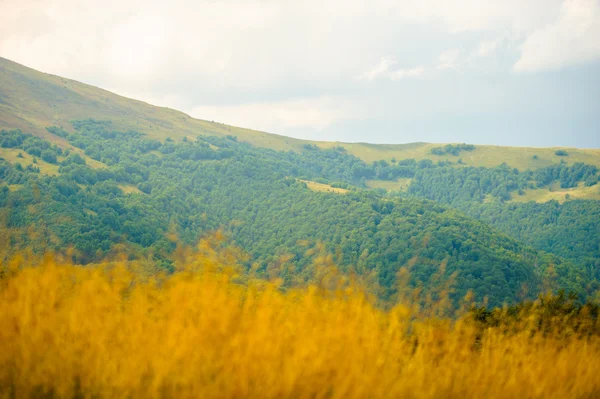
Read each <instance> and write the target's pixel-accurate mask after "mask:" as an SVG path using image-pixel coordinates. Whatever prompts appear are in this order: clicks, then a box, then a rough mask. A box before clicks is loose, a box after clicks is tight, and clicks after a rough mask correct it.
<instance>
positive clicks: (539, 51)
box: [0, 0, 600, 148]
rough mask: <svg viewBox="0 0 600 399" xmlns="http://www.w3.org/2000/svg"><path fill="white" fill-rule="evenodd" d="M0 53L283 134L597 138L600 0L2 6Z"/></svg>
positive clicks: (107, 0)
mask: <svg viewBox="0 0 600 399" xmlns="http://www.w3.org/2000/svg"><path fill="white" fill-rule="evenodd" d="M0 56H3V57H6V58H9V59H12V60H14V61H17V62H20V63H23V64H25V65H27V66H30V67H32V68H35V69H39V70H42V71H44V72H49V73H53V74H57V75H62V76H65V77H68V78H72V79H76V80H79V81H82V82H85V83H89V84H93V85H96V86H100V87H102V88H105V89H108V90H111V91H114V92H116V93H119V94H122V95H125V96H128V97H133V98H136V99H141V100H144V101H147V102H150V103H152V104H156V105H162V106H168V107H171V108H176V109H179V110H182V111H184V112H186V113H189V114H190V115H192V116H194V117H197V118H201V119H208V120H214V121H219V122H224V123H228V124H233V125H238V126H243V127H249V128H254V129H258V130H264V131H268V132H272V133H278V134H284V135H288V136H294V137H301V138H309V139H321V140H340V141H368V142H376V143H405V142H413V141H429V142H469V143H478V144H501V145H532V146H559V145H562V146H578V147H595V148H598V147H600V0H565V1H561V0H494V1H482V0H479V1H478V0H451V1H450V0H429V1H427V0H395V1H393V0H289V1H288V0H196V1H178V0H168V1H167V0H160V1H156V0H140V1H137V0H133V1H128V0H103V1H101V2H98V1H84V0H0ZM0 84H1V82H0Z"/></svg>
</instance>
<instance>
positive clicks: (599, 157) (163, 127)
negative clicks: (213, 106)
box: [0, 58, 600, 169]
mask: <svg viewBox="0 0 600 399" xmlns="http://www.w3.org/2000/svg"><path fill="white" fill-rule="evenodd" d="M0 82H2V84H1V85H0V129H2V128H4V129H14V128H19V129H21V130H23V131H25V132H31V133H34V134H36V135H39V136H42V137H45V138H48V139H50V140H51V141H53V142H55V143H57V144H59V145H61V146H64V147H68V143H66V141H64V140H62V139H61V138H59V137H56V136H53V135H51V134H49V133H48V132H46V130H45V127H47V126H53V125H56V126H63V127H64V128H65V129H67V130H70V127H71V125H70V121H71V120H81V119H87V118H93V119H98V120H111V121H112V122H113V126H114V127H115V128H116V129H119V130H129V129H131V130H136V131H140V132H144V133H145V134H147V135H149V136H150V137H152V138H156V139H165V138H167V137H171V138H173V139H182V138H183V137H186V136H187V137H190V136H192V137H195V136H197V135H199V134H209V135H216V136H227V135H233V136H237V137H238V139H239V140H240V141H244V142H247V143H250V144H252V145H255V146H259V147H266V148H272V149H276V150H302V149H303V148H304V145H306V144H314V145H317V146H319V147H321V148H332V147H343V148H345V149H346V150H347V151H348V152H349V153H350V154H353V155H355V156H357V157H359V158H361V159H363V160H364V161H366V162H372V161H375V160H381V159H384V160H387V161H389V162H392V161H393V159H406V158H414V159H417V160H421V159H431V160H434V161H437V160H449V161H451V162H454V163H456V162H457V161H458V159H459V158H460V159H462V162H463V163H464V164H465V165H472V166H485V167H493V166H497V165H499V164H501V163H503V162H506V163H507V164H508V165H510V166H511V167H515V168H519V169H527V168H538V167H544V166H548V165H550V164H553V163H557V162H560V160H564V161H565V162H567V163H569V164H571V163H575V162H584V163H587V164H593V165H597V166H600V150H598V149H567V152H568V153H569V155H568V156H566V157H559V156H557V155H556V154H555V151H556V148H543V149H542V148H524V147H499V146H476V148H475V150H473V151H469V152H463V153H461V154H459V155H458V156H454V155H449V154H445V155H442V156H438V155H433V154H431V150H432V149H434V148H436V147H439V146H440V144H429V143H410V144H394V145H391V144H390V145H379V144H366V143H339V142H314V141H306V140H299V139H294V138H290V137H285V136H279V135H276V134H270V133H265V132H259V131H256V130H251V129H244V128H240V127H234V126H228V125H224V124H221V123H215V122H209V121H205V120H200V119H195V118H192V117H190V116H189V115H186V114H184V113H182V112H179V111H176V110H173V109H169V108H163V107H155V106H153V105H150V104H147V103H145V102H142V101H137V100H132V99H129V98H125V97H122V96H119V95H116V94H114V93H111V92H108V91H106V90H103V89H100V88H97V87H93V86H90V85H86V84H83V83H80V82H76V81H74V80H70V79H66V78H62V77H59V76H54V75H49V74H45V73H42V72H38V71H36V70H33V69H30V68H27V67H25V66H23V65H20V64H17V63H15V62H12V61H9V60H7V59H4V58H0ZM206 117H207V118H210V115H206ZM534 155H535V156H536V159H534Z"/></svg>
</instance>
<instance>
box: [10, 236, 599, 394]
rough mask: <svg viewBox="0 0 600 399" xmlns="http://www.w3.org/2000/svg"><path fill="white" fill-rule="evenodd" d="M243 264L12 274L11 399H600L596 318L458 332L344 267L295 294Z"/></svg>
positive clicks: (504, 322) (66, 268)
mask: <svg viewBox="0 0 600 399" xmlns="http://www.w3.org/2000/svg"><path fill="white" fill-rule="evenodd" d="M237 256H238V254H237V253H236V252H235V251H234V250H231V249H227V248H225V249H219V248H218V245H215V244H213V243H211V242H210V241H202V242H201V243H200V244H199V246H198V248H196V249H195V250H189V249H188V250H182V249H179V250H178V251H177V257H178V261H177V262H176V266H177V267H176V268H177V271H176V272H175V273H173V274H171V275H165V274H160V273H156V270H154V269H153V268H152V267H153V266H152V264H151V262H148V261H144V260H141V261H127V260H124V259H117V258H115V259H113V260H111V261H107V262H104V263H101V264H96V265H93V266H88V267H80V266H74V265H72V264H70V263H69V261H68V257H60V256H46V257H45V258H42V259H39V258H36V257H31V256H19V257H16V258H13V259H12V260H11V261H5V262H4V263H3V264H2V268H1V277H0V325H1V326H2V328H0V397H1V398H14V397H18V398H38V397H45V398H75V397H77V398H104V397H120V398H170V397H179V398H188V397H201V398H396V397H397V398H516V397H518V398H597V397H599V396H600V379H599V378H598V375H597V370H598V369H599V368H600V335H599V331H600V329H599V326H598V323H597V314H592V313H593V312H590V309H592V310H593V309H595V310H596V311H597V308H586V307H583V308H579V311H578V313H577V314H576V315H575V316H574V313H573V312H567V313H564V314H562V313H560V312H551V316H548V309H551V308H552V306H554V305H552V304H556V302H552V301H550V302H548V303H550V304H551V306H548V305H547V304H546V306H544V305H543V304H544V301H543V299H542V300H538V301H537V302H535V303H530V304H529V305H527V306H523V307H521V308H518V307H517V308H511V309H512V310H510V309H508V308H506V309H504V310H496V311H494V312H490V311H487V310H483V309H479V310H477V311H471V312H469V311H468V308H464V309H463V313H462V316H461V315H454V316H453V317H451V318H450V317H446V316H442V313H440V312H436V311H432V310H431V309H430V310H427V309H426V308H419V307H418V306H416V305H414V303H416V302H412V301H411V296H413V295H414V294H415V292H412V293H411V294H410V295H407V296H406V297H404V298H403V299H402V300H400V301H399V302H398V303H397V304H392V305H390V306H386V307H382V306H380V305H378V304H377V303H375V300H374V299H373V298H372V297H371V296H370V295H369V294H367V293H366V292H365V291H364V289H363V288H361V285H360V284H358V283H356V282H355V283H353V282H352V281H351V279H349V278H346V277H343V276H341V275H339V274H337V273H336V272H335V271H334V270H333V269H326V270H323V271H322V272H320V274H318V275H316V276H315V277H316V278H315V279H313V283H311V284H309V285H307V286H303V287H297V288H293V289H283V288H282V287H281V286H280V284H281V282H280V281H278V280H274V281H270V282H267V281H264V280H259V279H256V278H254V277H253V275H252V272H250V273H242V272H241V269H240V268H239V266H238V261H237ZM442 297H443V296H442ZM442 302H443V299H442V300H441V301H440V303H438V305H439V306H441V307H443V303H442ZM465 303H468V298H466V302H465ZM515 309H520V310H518V311H517V312H516V313H515Z"/></svg>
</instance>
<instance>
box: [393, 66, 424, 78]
mask: <svg viewBox="0 0 600 399" xmlns="http://www.w3.org/2000/svg"><path fill="white" fill-rule="evenodd" d="M424 73H425V68H423V67H416V68H411V69H397V70H395V71H393V72H392V73H390V78H391V79H392V80H399V79H406V78H416V77H419V76H422V75H423V74H424Z"/></svg>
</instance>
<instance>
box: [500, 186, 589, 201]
mask: <svg viewBox="0 0 600 399" xmlns="http://www.w3.org/2000/svg"><path fill="white" fill-rule="evenodd" d="M524 192H525V195H518V194H515V193H513V195H512V199H511V202H529V201H535V202H548V201H552V200H555V201H558V202H560V203H563V202H565V201H567V200H568V199H567V195H568V196H569V198H570V199H591V200H600V185H599V184H596V185H594V186H591V187H585V186H584V185H583V183H580V184H579V186H578V187H573V188H560V184H559V183H554V184H553V185H552V186H551V187H550V189H548V188H538V189H533V190H532V189H526V190H524Z"/></svg>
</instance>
